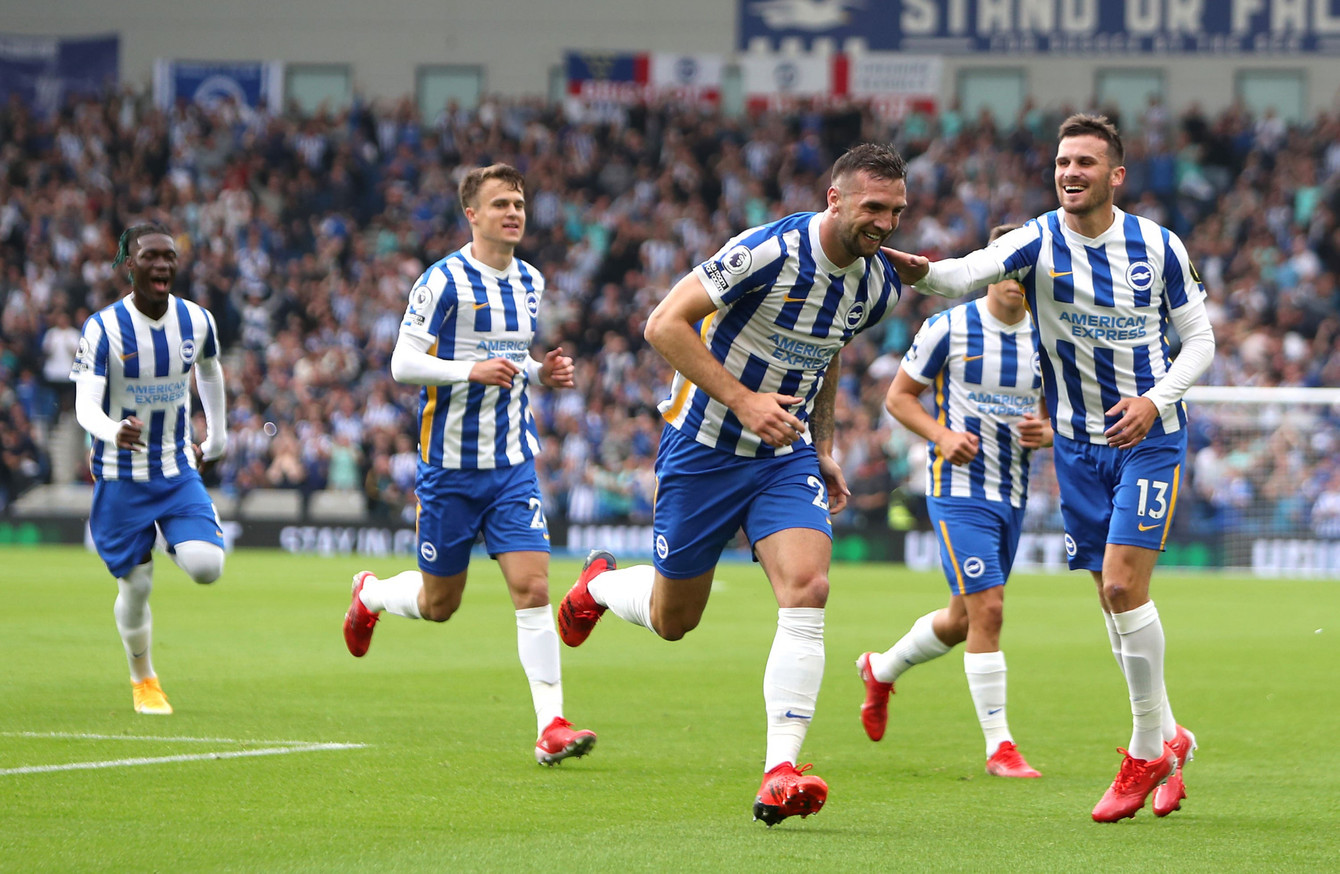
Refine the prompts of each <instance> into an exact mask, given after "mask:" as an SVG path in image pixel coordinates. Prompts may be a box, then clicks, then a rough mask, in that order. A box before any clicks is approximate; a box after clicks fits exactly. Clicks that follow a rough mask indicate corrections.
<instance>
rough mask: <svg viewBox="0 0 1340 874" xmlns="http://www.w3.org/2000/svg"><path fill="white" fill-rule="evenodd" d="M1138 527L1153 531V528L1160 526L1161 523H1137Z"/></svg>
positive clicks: (1142, 529)
mask: <svg viewBox="0 0 1340 874" xmlns="http://www.w3.org/2000/svg"><path fill="white" fill-rule="evenodd" d="M1136 527H1137V528H1139V529H1140V530H1141V531H1152V530H1153V529H1155V528H1157V527H1159V523H1157V522H1155V523H1154V524H1153V525H1137V526H1136Z"/></svg>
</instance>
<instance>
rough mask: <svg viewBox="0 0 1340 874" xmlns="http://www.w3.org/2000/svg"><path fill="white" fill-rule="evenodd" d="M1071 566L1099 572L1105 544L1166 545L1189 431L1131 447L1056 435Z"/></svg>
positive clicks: (1054, 453) (1055, 456)
mask: <svg viewBox="0 0 1340 874" xmlns="http://www.w3.org/2000/svg"><path fill="white" fill-rule="evenodd" d="M1052 458H1053V460H1054V462H1055V464H1056V482H1057V485H1058V486H1059V487H1060V491H1061V518H1062V519H1063V520H1064V521H1065V551H1066V556H1067V557H1068V558H1069V563H1070V569H1071V570H1080V569H1084V570H1090V571H1100V570H1102V569H1103V553H1104V551H1106V549H1107V544H1109V543H1116V544H1121V545H1125V546H1141V547H1144V548H1145V549H1156V550H1159V551H1162V550H1163V546H1164V544H1165V543H1166V542H1167V540H1168V529H1169V528H1171V527H1172V519H1173V511H1174V510H1175V509H1176V507H1177V489H1178V486H1179V485H1180V484H1181V474H1182V465H1183V464H1185V462H1186V431H1185V430H1183V431H1177V432H1174V433H1172V434H1162V435H1160V436H1158V437H1146V438H1145V439H1144V440H1142V441H1140V442H1139V443H1137V444H1136V445H1135V446H1134V447H1132V448H1130V449H1114V448H1113V447H1111V446H1107V445H1105V444H1096V443H1081V442H1079V441H1076V440H1070V439H1068V438H1066V437H1062V436H1061V435H1060V434H1057V435H1056V442H1055V445H1054V446H1053V448H1052Z"/></svg>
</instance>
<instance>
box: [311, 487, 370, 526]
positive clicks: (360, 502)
mask: <svg viewBox="0 0 1340 874" xmlns="http://www.w3.org/2000/svg"><path fill="white" fill-rule="evenodd" d="M307 518H308V519H309V520H310V521H312V522H362V521H363V520H364V519H366V518H367V500H366V499H365V498H364V497H363V493H362V492H359V491H354V490H351V489H326V490H323V491H320V492H313V493H312V497H311V499H310V500H309V501H308V502H307Z"/></svg>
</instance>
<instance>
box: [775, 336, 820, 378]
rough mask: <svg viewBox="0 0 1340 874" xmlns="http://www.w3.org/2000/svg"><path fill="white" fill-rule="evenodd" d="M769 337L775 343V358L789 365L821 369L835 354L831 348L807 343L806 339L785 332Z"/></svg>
mask: <svg viewBox="0 0 1340 874" xmlns="http://www.w3.org/2000/svg"><path fill="white" fill-rule="evenodd" d="M768 339H769V340H771V341H772V344H773V350H772V357H773V359H774V360H776V361H780V362H782V363H783V364H785V365H786V366H787V367H803V368H808V369H812V370H819V369H821V368H823V367H826V366H827V365H828V359H829V358H831V357H832V356H833V353H832V351H831V350H829V349H825V348H824V347H822V346H820V345H818V344H817V343H807V342H805V341H804V340H797V339H796V338H794V337H787V336H785V335H784V334H772V335H770V336H769V337H768Z"/></svg>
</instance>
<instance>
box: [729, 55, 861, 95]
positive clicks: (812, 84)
mask: <svg viewBox="0 0 1340 874" xmlns="http://www.w3.org/2000/svg"><path fill="white" fill-rule="evenodd" d="M846 65H847V59H846V58H845V57H844V56H842V55H828V56H824V55H803V56H797V55H778V54H764V55H758V54H755V55H747V56H745V57H742V58H740V78H741V80H742V83H743V85H744V97H745V102H746V103H747V104H748V105H749V106H750V108H755V109H760V108H765V107H770V106H773V107H775V106H780V105H783V104H785V103H787V102H788V101H791V100H794V99H796V98H825V99H826V98H830V97H833V96H834V93H835V92H834V87H835V84H836V83H845V82H846V79H847V72H846ZM835 68H837V69H836V70H835Z"/></svg>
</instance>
